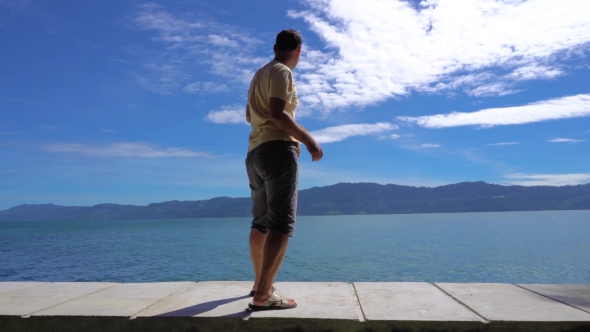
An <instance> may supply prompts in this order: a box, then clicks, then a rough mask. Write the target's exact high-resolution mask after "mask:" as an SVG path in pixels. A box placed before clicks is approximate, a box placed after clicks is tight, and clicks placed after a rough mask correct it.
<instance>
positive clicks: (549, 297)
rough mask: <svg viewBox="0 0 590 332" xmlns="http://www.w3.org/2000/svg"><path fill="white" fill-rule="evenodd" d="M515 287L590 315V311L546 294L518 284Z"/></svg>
mask: <svg viewBox="0 0 590 332" xmlns="http://www.w3.org/2000/svg"><path fill="white" fill-rule="evenodd" d="M514 286H516V287H520V288H522V289H524V290H526V291H529V292H533V293H535V294H538V295H541V296H543V297H546V298H548V299H550V300H553V301H556V302H559V303H562V304H565V305H567V306H569V307H572V308H574V309H578V310H581V311H583V312H585V313H587V314H590V311H588V310H584V309H582V308H578V307H576V306H575V305H572V304H569V303H566V302H563V301H560V300H558V299H555V298H552V297H551V296H548V295H545V294H541V293H539V292H535V291H534V290H532V289H528V288H526V287H523V286H520V285H517V284H514Z"/></svg>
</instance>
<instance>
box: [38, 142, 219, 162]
mask: <svg viewBox="0 0 590 332" xmlns="http://www.w3.org/2000/svg"><path fill="white" fill-rule="evenodd" d="M42 148H43V150H45V151H50V152H62V153H74V154H79V155H84V156H92V157H138V158H164V157H210V156H211V154H209V153H207V152H197V151H192V150H190V149H185V148H160V147H158V146H156V145H154V144H150V143H145V142H135V143H113V144H109V145H104V146H93V145H85V144H78V143H56V144H46V145H44V146H43V147H42Z"/></svg>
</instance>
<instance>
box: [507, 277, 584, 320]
mask: <svg viewBox="0 0 590 332" xmlns="http://www.w3.org/2000/svg"><path fill="white" fill-rule="evenodd" d="M518 286H520V287H523V288H526V289H528V290H531V291H533V292H536V293H539V294H541V295H545V296H547V297H550V298H552V299H554V300H557V301H560V302H563V303H567V304H569V305H571V306H572V307H576V308H578V309H580V310H584V311H585V312H587V313H590V284H580V285H575V284H569V285H549V284H518Z"/></svg>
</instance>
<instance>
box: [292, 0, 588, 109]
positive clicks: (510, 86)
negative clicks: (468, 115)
mask: <svg viewBox="0 0 590 332" xmlns="http://www.w3.org/2000/svg"><path fill="white" fill-rule="evenodd" d="M303 2H304V3H305V4H307V5H308V6H309V10H307V11H303V12H293V11H291V12H289V15H290V16H291V17H293V18H300V19H303V20H305V21H306V22H307V23H308V24H309V26H310V28H311V29H312V30H313V31H314V32H316V33H317V34H318V35H319V37H320V38H321V39H322V40H323V41H324V42H325V43H326V45H327V47H328V48H327V51H322V52H320V51H312V52H306V54H305V57H306V59H303V61H302V66H301V67H300V69H301V70H302V71H303V73H302V74H301V75H300V76H299V77H300V79H301V84H300V85H299V87H300V90H301V99H302V101H303V102H305V103H307V104H310V105H312V106H314V107H323V109H324V110H325V111H326V112H329V111H330V110H332V109H335V108H344V107H349V106H351V105H359V106H363V105H370V104H375V103H377V102H380V101H383V100H386V99H389V98H392V97H395V96H399V95H404V94H408V93H410V92H412V91H424V92H438V91H445V90H449V89H452V90H461V89H462V90H463V91H465V92H466V93H467V94H470V95H474V96H486V95H504V94H509V93H514V92H516V91H518V89H514V86H515V84H516V83H518V82H520V81H523V80H531V79H551V78H554V77H557V76H559V75H562V74H564V72H563V70H562V69H561V68H562V67H561V63H563V61H565V60H566V58H567V57H570V58H571V56H572V55H573V54H574V51H576V52H577V53H582V54H583V52H584V51H585V50H587V49H588V47H589V45H590V44H589V42H590V15H588V14H587V13H588V12H590V2H589V1H576V0H565V2H563V1H561V2H560V1H555V0H529V1H520V0H506V1H491V0H470V1H452V0H428V1H421V2H420V3H419V4H418V3H417V1H403V0H390V1H381V0H364V1H358V0H303ZM568 52H569V53H568Z"/></svg>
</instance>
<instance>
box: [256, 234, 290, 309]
mask: <svg viewBox="0 0 590 332" xmlns="http://www.w3.org/2000/svg"><path fill="white" fill-rule="evenodd" d="M288 243H289V236H288V235H284V234H279V233H275V232H273V231H269V232H268V235H267V236H266V242H265V244H264V252H263V260H262V269H261V271H260V278H259V281H258V288H257V290H256V294H255V295H254V299H253V300H252V303H253V304H254V305H264V302H266V300H268V298H269V297H270V296H271V295H272V283H273V281H274V280H275V277H276V275H277V272H278V271H279V268H280V267H281V263H282V262H283V258H284V257H285V253H286V252H287V244H288ZM289 302H290V304H294V303H295V301H293V300H289Z"/></svg>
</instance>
